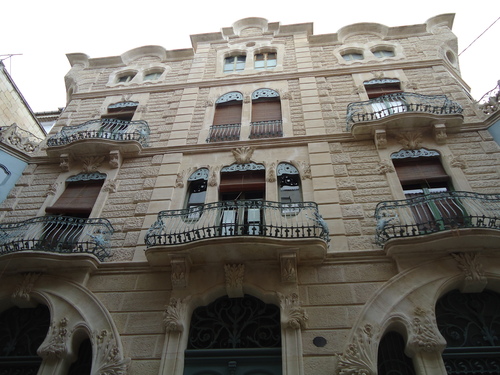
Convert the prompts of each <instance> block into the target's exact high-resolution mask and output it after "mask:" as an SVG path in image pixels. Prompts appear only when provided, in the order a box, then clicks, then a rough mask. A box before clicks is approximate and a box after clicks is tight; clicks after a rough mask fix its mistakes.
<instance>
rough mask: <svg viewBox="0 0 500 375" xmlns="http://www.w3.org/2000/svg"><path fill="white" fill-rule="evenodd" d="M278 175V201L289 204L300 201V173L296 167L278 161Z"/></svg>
mask: <svg viewBox="0 0 500 375" xmlns="http://www.w3.org/2000/svg"><path fill="white" fill-rule="evenodd" d="M276 175H277V176H278V185H279V198H280V202H281V203H284V204H287V203H288V204H290V203H294V202H302V192H301V188H300V174H299V171H298V170H297V168H295V167H294V166H293V165H291V164H289V163H280V164H278V168H276Z"/></svg>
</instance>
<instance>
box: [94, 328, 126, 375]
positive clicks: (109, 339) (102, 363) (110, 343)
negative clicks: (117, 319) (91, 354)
mask: <svg viewBox="0 0 500 375" xmlns="http://www.w3.org/2000/svg"><path fill="white" fill-rule="evenodd" d="M94 343H95V344H96V354H97V355H96V360H95V364H94V366H95V369H96V370H95V371H93V374H96V375H126V374H127V370H128V366H129V364H130V359H129V358H123V356H122V354H121V353H120V349H118V346H117V345H116V340H115V338H114V336H113V335H112V334H109V333H108V331H106V330H102V331H101V332H100V333H97V332H95V333H94ZM94 366H92V368H94Z"/></svg>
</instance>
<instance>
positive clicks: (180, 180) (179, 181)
mask: <svg viewBox="0 0 500 375" xmlns="http://www.w3.org/2000/svg"><path fill="white" fill-rule="evenodd" d="M188 173H189V170H188ZM184 176H186V171H185V170H182V171H180V172H179V173H177V177H176V178H175V187H176V188H183V187H184Z"/></svg>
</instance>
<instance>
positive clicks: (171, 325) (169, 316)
mask: <svg viewBox="0 0 500 375" xmlns="http://www.w3.org/2000/svg"><path fill="white" fill-rule="evenodd" d="M188 300H189V297H187V298H185V299H184V300H182V299H181V298H170V304H169V305H168V306H166V307H165V311H164V312H163V324H164V325H165V329H166V330H167V332H182V331H184V321H185V319H186V310H187V308H186V307H187V302H188Z"/></svg>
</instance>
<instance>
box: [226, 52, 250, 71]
mask: <svg viewBox="0 0 500 375" xmlns="http://www.w3.org/2000/svg"><path fill="white" fill-rule="evenodd" d="M245 63H246V56H245V55H239V56H230V57H226V58H225V59H224V72H225V73H230V72H237V71H241V70H244V69H245Z"/></svg>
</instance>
